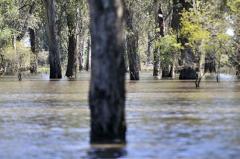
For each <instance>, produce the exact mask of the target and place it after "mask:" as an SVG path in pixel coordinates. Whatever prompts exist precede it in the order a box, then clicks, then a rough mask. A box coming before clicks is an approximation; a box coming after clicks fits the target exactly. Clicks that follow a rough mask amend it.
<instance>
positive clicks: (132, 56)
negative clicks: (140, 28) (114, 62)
mask: <svg viewBox="0 0 240 159" xmlns="http://www.w3.org/2000/svg"><path fill="white" fill-rule="evenodd" d="M133 14H134V13H133V10H132V6H131V5H130V6H128V8H127V9H126V17H127V19H126V21H127V30H128V33H127V54H128V62H129V74H130V80H139V69H140V68H139V65H140V64H139V56H138V32H137V31H136V30H135V28H134V26H133Z"/></svg>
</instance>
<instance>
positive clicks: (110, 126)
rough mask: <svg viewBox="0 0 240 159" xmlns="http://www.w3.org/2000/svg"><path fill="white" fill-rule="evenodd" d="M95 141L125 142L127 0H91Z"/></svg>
mask: <svg viewBox="0 0 240 159" xmlns="http://www.w3.org/2000/svg"><path fill="white" fill-rule="evenodd" d="M88 2H89V6H90V16H91V40H92V41H91V47H92V72H91V82H90V92H89V104H90V109H91V143H111V144H112V143H125V142H126V121H125V67H124V57H123V54H124V40H123V26H124V25H123V22H124V19H123V13H124V11H123V1H122V0H101V1H96V0H89V1H88Z"/></svg>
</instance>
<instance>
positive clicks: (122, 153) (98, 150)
mask: <svg viewBox="0 0 240 159" xmlns="http://www.w3.org/2000/svg"><path fill="white" fill-rule="evenodd" d="M87 155H88V159H98V158H111V159H117V158H122V157H126V156H127V150H126V147H125V145H93V146H92V147H91V149H90V150H89V151H88V154H87Z"/></svg>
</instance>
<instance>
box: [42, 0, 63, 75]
mask: <svg viewBox="0 0 240 159" xmlns="http://www.w3.org/2000/svg"><path fill="white" fill-rule="evenodd" d="M44 2H45V5H46V10H47V18H48V38H49V40H48V43H49V63H50V79H60V78H62V71H61V64H60V53H59V44H58V40H57V31H56V19H55V18H56V8H55V0H44Z"/></svg>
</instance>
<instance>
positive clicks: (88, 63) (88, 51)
mask: <svg viewBox="0 0 240 159" xmlns="http://www.w3.org/2000/svg"><path fill="white" fill-rule="evenodd" d="M90 49H91V40H90V38H88V41H87V50H86V52H87V57H86V65H85V70H86V71H89V67H90Z"/></svg>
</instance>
